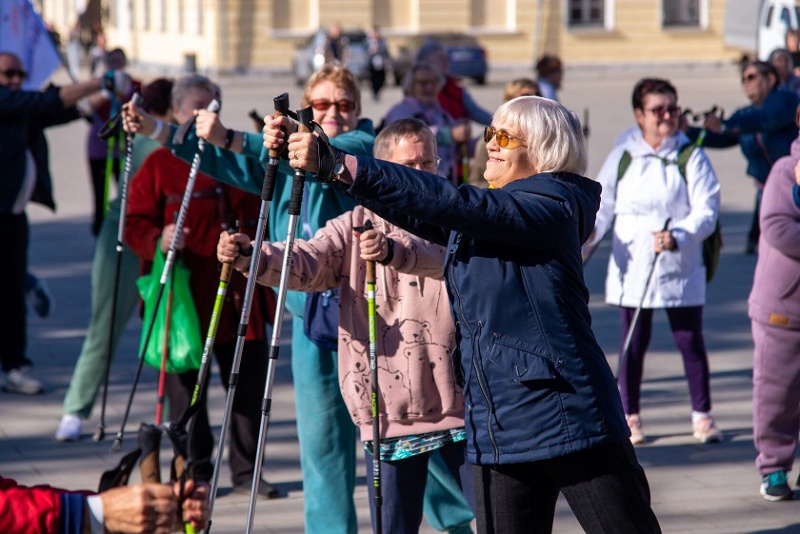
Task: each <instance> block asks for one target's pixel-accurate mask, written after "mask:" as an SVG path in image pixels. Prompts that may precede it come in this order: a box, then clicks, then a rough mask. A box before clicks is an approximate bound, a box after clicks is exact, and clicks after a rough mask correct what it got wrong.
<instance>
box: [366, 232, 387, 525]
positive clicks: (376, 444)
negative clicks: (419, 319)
mask: <svg viewBox="0 0 800 534" xmlns="http://www.w3.org/2000/svg"><path fill="white" fill-rule="evenodd" d="M371 229H372V221H370V220H367V221H366V222H365V223H364V230H371ZM367 316H368V318H369V368H370V382H371V385H372V392H371V394H370V405H371V407H372V484H373V487H374V491H375V493H374V495H375V532H376V534H381V533H382V532H383V520H382V517H381V509H382V507H383V495H382V494H381V423H380V416H379V415H378V404H379V400H378V399H379V398H380V388H379V387H378V315H377V312H376V311H375V262H374V261H371V260H368V261H367Z"/></svg>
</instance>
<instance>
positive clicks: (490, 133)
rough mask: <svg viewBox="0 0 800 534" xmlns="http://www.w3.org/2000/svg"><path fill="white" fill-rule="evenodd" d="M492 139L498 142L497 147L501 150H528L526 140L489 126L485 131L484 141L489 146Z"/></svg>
mask: <svg viewBox="0 0 800 534" xmlns="http://www.w3.org/2000/svg"><path fill="white" fill-rule="evenodd" d="M492 139H496V140H497V146H499V147H500V148H507V149H509V150H512V149H514V148H519V147H521V146H524V147H526V148H527V146H528V145H527V144H525V140H524V139H522V138H521V137H516V136H514V135H511V134H510V133H508V132H507V131H505V130H502V129H497V128H495V127H494V126H487V127H486V128H484V129H483V141H484V143H486V144H489V141H491V140H492Z"/></svg>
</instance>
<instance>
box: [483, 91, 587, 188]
mask: <svg viewBox="0 0 800 534" xmlns="http://www.w3.org/2000/svg"><path fill="white" fill-rule="evenodd" d="M492 125H494V126H495V127H497V126H506V125H507V126H514V127H515V129H516V130H517V132H518V133H519V135H520V137H522V138H523V139H525V141H526V143H527V145H528V147H527V152H528V158H529V159H530V162H531V164H532V165H533V167H534V168H535V169H536V171H537V172H551V173H557V172H571V173H575V174H584V173H585V172H586V160H587V155H586V153H587V151H586V139H585V138H584V136H583V130H582V128H581V121H580V120H579V119H578V116H577V115H576V114H575V113H573V112H572V111H570V110H568V109H567V108H565V107H564V106H562V105H561V104H559V103H558V102H555V101H554V100H548V99H546V98H542V97H539V96H521V97H519V98H515V99H513V100H509V101H508V102H506V103H505V104H503V105H502V106H500V107H499V108H498V110H497V111H496V112H495V114H494V117H493V118H492Z"/></svg>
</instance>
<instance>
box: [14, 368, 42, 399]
mask: <svg viewBox="0 0 800 534" xmlns="http://www.w3.org/2000/svg"><path fill="white" fill-rule="evenodd" d="M30 372H31V368H30V366H29V365H26V366H24V367H20V368H19V369H12V370H11V371H9V372H8V375H7V376H6V391H10V392H11V393H20V394H22V395H38V394H39V393H42V392H43V391H44V388H43V387H42V383H41V382H39V381H38V380H36V379H35V378H33V377H32V376H30Z"/></svg>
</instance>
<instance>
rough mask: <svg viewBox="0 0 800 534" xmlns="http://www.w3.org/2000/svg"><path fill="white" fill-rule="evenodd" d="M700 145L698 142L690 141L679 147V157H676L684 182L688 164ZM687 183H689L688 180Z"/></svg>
mask: <svg viewBox="0 0 800 534" xmlns="http://www.w3.org/2000/svg"><path fill="white" fill-rule="evenodd" d="M698 147H699V145H698V144H697V143H692V142H689V143H686V144H685V145H683V146H682V147H680V148H679V149H678V157H677V158H676V159H675V164H676V165H677V166H678V172H680V173H681V178H683V181H684V182H686V165H687V164H688V163H689V159H690V158H691V157H692V154H694V151H695V149H696V148H698ZM686 183H687V184H688V182H686Z"/></svg>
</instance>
